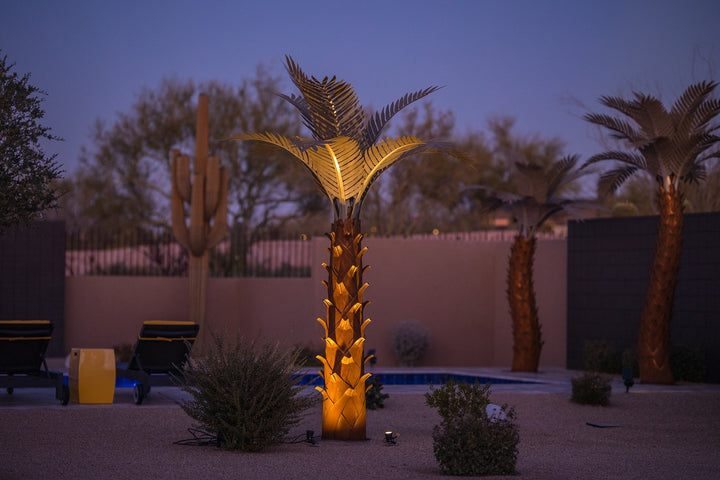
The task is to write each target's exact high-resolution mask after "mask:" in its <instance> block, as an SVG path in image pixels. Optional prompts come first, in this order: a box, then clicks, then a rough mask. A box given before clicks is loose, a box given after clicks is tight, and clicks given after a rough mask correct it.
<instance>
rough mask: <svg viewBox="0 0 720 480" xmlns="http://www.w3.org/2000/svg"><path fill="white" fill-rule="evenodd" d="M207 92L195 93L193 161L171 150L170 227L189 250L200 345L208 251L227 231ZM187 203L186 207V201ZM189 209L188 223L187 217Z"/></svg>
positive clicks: (222, 173)
mask: <svg viewBox="0 0 720 480" xmlns="http://www.w3.org/2000/svg"><path fill="white" fill-rule="evenodd" d="M208 130H209V127H208V96H207V95H205V94H200V95H199V96H198V114H197V130H196V134H195V164H194V165H193V169H192V172H191V171H190V157H189V156H188V155H183V154H181V153H180V151H179V150H173V151H172V154H171V155H172V157H171V158H172V229H173V233H174V234H175V237H176V238H177V241H178V243H180V245H182V246H183V247H185V248H186V249H187V250H188V253H189V257H190V259H189V266H190V270H189V283H190V312H189V316H188V317H189V320H190V321H193V322H196V323H198V324H200V325H201V328H200V333H199V335H200V337H199V339H198V343H200V344H201V345H202V339H203V337H205V335H204V334H203V332H204V330H205V329H204V328H202V325H203V323H204V321H205V308H206V303H207V282H208V276H209V269H210V268H209V259H208V251H209V250H210V249H211V248H213V247H215V246H216V245H217V244H218V243H219V242H220V241H221V240H222V239H223V237H224V236H225V235H226V233H227V190H228V177H227V171H226V170H225V168H221V167H220V161H219V159H218V158H217V157H209V156H208V151H209V144H208ZM186 204H187V210H186V208H185V205H186ZM188 212H189V220H190V221H189V225H188V222H187V221H186V217H187V213H188Z"/></svg>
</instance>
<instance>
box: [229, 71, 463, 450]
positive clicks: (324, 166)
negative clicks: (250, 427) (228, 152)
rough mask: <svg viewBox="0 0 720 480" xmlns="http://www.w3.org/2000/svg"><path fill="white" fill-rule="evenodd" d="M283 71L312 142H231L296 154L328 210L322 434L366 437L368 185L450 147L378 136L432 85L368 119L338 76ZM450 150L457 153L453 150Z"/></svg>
mask: <svg viewBox="0 0 720 480" xmlns="http://www.w3.org/2000/svg"><path fill="white" fill-rule="evenodd" d="M286 60H287V70H288V73H289V74H290V77H291V78H292V81H293V83H294V84H295V86H296V87H297V88H298V90H300V96H295V95H290V96H286V95H281V97H282V98H284V99H285V100H287V101H288V102H290V103H291V104H292V105H293V106H295V108H297V110H298V111H299V112H300V115H301V116H302V119H303V122H304V124H305V126H306V127H307V128H308V129H309V130H310V132H311V133H312V137H313V138H312V139H306V138H299V137H296V138H292V139H291V138H287V137H284V136H281V135H277V134H274V133H269V132H268V133H245V134H240V135H236V136H234V137H232V138H233V139H235V140H258V141H262V142H266V143H269V144H272V145H275V146H277V147H280V148H283V149H284V150H286V151H288V152H289V153H291V154H292V155H293V156H295V157H296V158H297V159H298V160H300V162H302V163H303V165H305V166H306V167H307V169H308V170H309V171H310V173H311V174H312V176H313V177H314V179H315V180H316V182H317V183H318V185H319V186H320V189H321V190H322V191H323V193H325V194H326V195H327V196H328V198H329V199H330V201H331V202H332V205H333V210H334V221H333V224H332V226H331V232H330V233H329V234H328V236H329V237H330V248H329V252H330V263H329V264H323V266H324V267H325V268H326V269H327V271H328V281H327V282H323V284H324V285H325V286H326V287H327V295H328V296H327V299H325V304H326V306H327V318H326V319H325V320H323V319H318V321H319V322H320V323H321V324H322V326H323V328H324V330H325V357H321V356H319V357H318V358H319V359H320V360H321V361H322V363H323V365H324V368H323V371H322V372H321V375H322V377H323V379H324V381H325V385H324V387H323V388H320V387H318V390H320V392H321V393H322V395H323V413H322V436H323V438H328V439H342V440H364V439H365V412H366V409H365V390H366V388H365V381H366V380H367V379H368V377H369V376H370V374H369V373H365V367H364V364H365V361H366V360H367V359H368V358H369V357H367V358H366V357H365V355H364V349H363V343H364V342H365V333H364V330H365V327H366V326H367V324H368V323H369V322H370V319H363V308H364V307H365V305H366V304H367V302H364V301H363V293H364V291H365V289H366V288H367V286H368V285H367V283H363V280H362V276H363V272H364V271H365V270H366V269H367V268H369V267H367V266H366V267H363V263H362V257H363V255H364V254H365V251H366V250H367V248H362V247H361V241H362V238H363V234H362V232H361V229H360V208H361V207H362V203H363V200H364V198H365V196H366V194H367V192H368V190H369V189H370V187H371V186H372V184H373V182H374V181H375V180H376V179H377V178H378V177H379V176H380V174H381V173H382V172H383V171H385V170H386V169H387V168H388V167H390V166H391V165H393V164H394V163H396V162H398V161H400V160H402V159H404V158H406V157H408V156H410V155H414V154H418V153H422V152H427V151H430V150H433V151H438V150H446V151H450V147H449V145H448V144H442V143H430V142H423V141H421V140H419V139H418V138H416V137H414V136H406V137H399V138H395V139H389V138H386V139H384V140H382V141H381V142H379V143H378V139H379V136H380V133H381V132H382V130H383V129H384V127H385V126H386V125H387V123H388V121H389V120H390V118H392V117H393V116H394V115H395V114H396V113H397V112H398V111H400V110H401V109H403V108H404V107H406V106H407V105H409V104H410V103H412V102H415V101H416V100H419V99H421V98H423V97H425V96H426V95H428V94H430V93H432V92H434V91H436V90H437V89H438V87H429V88H427V89H425V90H420V91H417V92H414V93H411V94H406V95H405V96H403V97H402V98H400V99H399V100H397V101H395V102H394V103H392V104H390V105H388V106H386V107H385V108H384V109H382V110H381V111H378V112H377V113H375V115H373V116H372V118H371V119H370V120H369V121H367V122H366V119H365V116H364V113H363V109H362V106H361V105H360V104H359V102H358V98H357V96H356V94H355V92H354V90H353V88H352V86H351V85H349V84H348V83H346V82H344V81H342V80H337V79H336V77H332V78H328V77H325V78H323V80H318V79H316V78H315V77H308V76H307V75H305V73H304V72H303V71H302V70H301V69H300V67H299V66H298V65H297V64H296V63H295V62H294V61H293V59H292V58H290V57H286ZM451 153H454V152H451Z"/></svg>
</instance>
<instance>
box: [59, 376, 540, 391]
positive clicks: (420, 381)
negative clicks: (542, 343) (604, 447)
mask: <svg viewBox="0 0 720 480" xmlns="http://www.w3.org/2000/svg"><path fill="white" fill-rule="evenodd" d="M373 377H376V378H377V379H378V381H379V382H380V383H381V384H383V385H429V384H433V385H442V384H445V383H447V382H448V381H449V380H453V381H454V382H455V383H475V382H477V383H479V384H481V385H485V384H486V383H490V384H492V385H509V384H530V383H535V382H531V381H526V380H514V379H511V378H498V377H482V376H476V375H465V374H461V373H444V372H441V373H427V372H426V373H410V372H405V373H373V376H372V377H371V378H373ZM295 378H299V379H300V381H299V382H298V383H299V384H300V385H308V386H313V387H315V386H317V387H321V386H322V385H323V380H322V378H321V377H320V375H318V374H317V373H303V374H298V375H295ZM63 380H64V383H65V385H67V384H68V377H67V376H65V377H64V378H63ZM135 383H136V382H135V380H131V379H129V378H122V377H117V378H116V379H115V386H116V387H119V388H122V387H134V386H135Z"/></svg>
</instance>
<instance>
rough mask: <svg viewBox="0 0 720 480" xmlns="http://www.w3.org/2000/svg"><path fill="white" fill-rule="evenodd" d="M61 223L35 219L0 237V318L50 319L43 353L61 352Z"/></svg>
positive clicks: (62, 342)
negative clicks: (49, 337) (49, 335)
mask: <svg viewBox="0 0 720 480" xmlns="http://www.w3.org/2000/svg"><path fill="white" fill-rule="evenodd" d="M64 316H65V223H64V222H62V221H48V222H38V223H35V224H33V225H31V226H29V227H27V228H19V229H16V230H13V231H10V232H8V233H6V234H5V235H3V236H2V237H0V320H50V321H51V322H53V324H54V327H55V329H54V332H53V337H52V340H51V341H50V344H49V345H48V350H47V356H49V357H52V356H62V355H63V350H64V333H65V322H64Z"/></svg>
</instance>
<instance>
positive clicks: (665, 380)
mask: <svg viewBox="0 0 720 480" xmlns="http://www.w3.org/2000/svg"><path fill="white" fill-rule="evenodd" d="M657 202H658V210H659V211H660V220H659V223H658V233H657V244H656V246H655V256H654V257H653V263H652V267H651V269H650V279H649V280H648V289H647V294H646V296H645V306H644V308H643V311H642V316H641V317H640V330H639V332H638V362H639V367H640V381H641V382H643V383H656V384H671V383H673V381H674V380H673V374H672V370H671V368H670V320H671V318H672V309H673V301H674V298H675V285H676V284H677V277H678V272H679V270H680V254H681V252H682V229H683V199H682V195H681V194H680V192H678V191H677V190H675V188H674V187H673V185H672V184H669V186H668V188H667V189H666V188H665V187H663V186H660V189H659V191H658V195H657Z"/></svg>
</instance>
